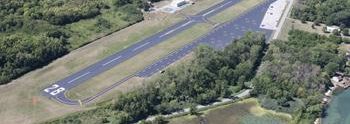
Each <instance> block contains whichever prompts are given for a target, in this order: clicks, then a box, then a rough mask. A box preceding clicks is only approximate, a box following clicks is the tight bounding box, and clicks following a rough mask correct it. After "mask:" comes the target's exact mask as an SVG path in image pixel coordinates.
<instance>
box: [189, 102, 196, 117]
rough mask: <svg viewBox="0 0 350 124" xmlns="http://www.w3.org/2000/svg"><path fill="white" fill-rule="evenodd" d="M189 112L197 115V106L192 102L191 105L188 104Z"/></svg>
mask: <svg viewBox="0 0 350 124" xmlns="http://www.w3.org/2000/svg"><path fill="white" fill-rule="evenodd" d="M190 114H191V115H198V109H197V107H196V105H195V104H192V105H191V106H190Z"/></svg>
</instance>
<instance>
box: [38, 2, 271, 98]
mask: <svg viewBox="0 0 350 124" xmlns="http://www.w3.org/2000/svg"><path fill="white" fill-rule="evenodd" d="M239 1H240V0H225V1H223V2H221V3H219V4H216V5H214V6H212V7H210V8H209V9H206V10H204V11H202V12H200V13H198V14H197V15H194V16H189V17H188V18H186V19H185V20H184V21H181V22H179V23H177V24H175V25H173V26H170V27H169V28H167V29H165V30H163V31H161V32H159V33H156V34H155V35H153V36H151V37H148V38H146V39H144V40H142V41H140V42H138V43H136V44H134V45H132V46H130V47H128V48H126V49H124V50H122V51H120V52H118V53H116V54H113V55H111V56H109V57H107V58H105V59H103V60H101V61H99V62H97V63H95V64H93V65H91V66H89V67H87V68H85V69H83V70H81V71H79V72H77V73H75V74H72V75H70V76H68V77H66V78H64V79H62V80H60V81H57V82H56V83H54V84H52V85H51V86H49V87H47V88H45V89H44V90H43V92H42V93H43V95H45V96H47V97H49V98H50V99H54V100H57V101H59V102H61V103H63V104H67V105H78V104H80V103H79V102H78V101H74V100H70V99H69V98H66V96H65V92H66V91H67V90H69V89H71V88H73V87H75V86H77V85H79V84H81V83H84V82H85V81H87V80H89V79H91V78H93V77H94V76H97V75H98V74H101V73H103V72H105V71H107V70H109V69H111V68H113V67H114V66H116V65H118V64H120V63H122V62H123V61H125V60H127V59H129V58H131V57H133V56H135V55H137V54H139V53H141V52H143V51H144V50H146V49H148V48H151V47H152V46H155V45H157V44H159V43H161V42H163V41H165V40H167V39H169V38H171V37H173V36H175V35H176V34H178V33H180V32H182V31H184V30H186V29H188V28H190V27H192V26H193V25H194V24H196V23H206V18H208V17H211V16H213V15H216V14H217V13H219V12H221V11H222V10H224V9H226V8H228V7H231V6H232V5H234V4H236V3H238V2H239ZM274 1H276V0H266V2H264V3H262V4H260V5H258V6H256V7H254V8H253V9H251V10H250V11H249V12H247V13H244V14H242V15H241V16H240V17H239V18H237V19H234V20H232V21H229V22H227V23H223V24H221V25H218V26H217V27H216V28H214V29H213V30H212V31H211V32H210V33H208V34H206V35H204V36H202V37H200V38H199V39H197V40H195V41H193V42H192V43H189V44H187V45H185V46H184V47H182V48H181V49H178V50H176V51H173V52H172V53H171V54H169V55H168V56H166V57H164V58H162V59H160V60H159V61H157V62H155V63H154V64H152V65H150V66H148V67H146V68H145V69H143V70H141V71H140V72H138V73H136V74H133V75H130V76H128V77H125V78H124V79H122V80H120V81H118V82H116V83H115V84H113V85H112V86H110V87H108V88H106V89H105V90H103V91H101V92H99V93H98V94H96V95H94V96H91V97H89V98H86V99H83V100H81V103H83V104H85V103H88V102H90V101H92V100H94V99H95V98H97V97H99V96H101V95H103V94H104V93H105V92H108V91H109V90H111V89H113V88H114V87H116V86H118V85H119V84H121V83H123V82H125V81H127V80H128V79H130V78H132V77H135V76H139V77H149V76H151V75H153V74H154V73H157V72H159V71H160V70H162V69H164V68H166V67H167V66H168V65H170V64H172V63H173V62H175V61H177V60H179V59H181V58H182V57H184V56H185V55H187V54H188V53H190V52H191V51H192V50H193V49H194V48H195V47H196V46H198V45H199V44H207V45H210V46H212V47H215V48H217V49H222V48H224V47H225V46H227V45H228V44H230V43H231V42H232V41H233V39H237V38H240V37H241V36H243V35H244V34H245V32H247V31H259V32H265V34H266V36H267V38H269V37H270V36H271V34H272V31H271V30H264V29H260V28H259V25H260V23H261V21H262V19H263V17H264V15H265V12H266V10H267V8H268V7H269V5H270V4H271V3H272V2H274Z"/></svg>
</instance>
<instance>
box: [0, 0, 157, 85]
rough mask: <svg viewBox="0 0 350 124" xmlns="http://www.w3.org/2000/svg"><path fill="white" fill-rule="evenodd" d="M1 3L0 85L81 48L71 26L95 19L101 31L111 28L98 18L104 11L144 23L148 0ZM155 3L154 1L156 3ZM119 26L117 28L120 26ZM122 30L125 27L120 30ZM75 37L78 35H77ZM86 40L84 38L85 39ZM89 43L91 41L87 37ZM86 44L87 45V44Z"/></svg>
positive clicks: (19, 0)
mask: <svg viewBox="0 0 350 124" xmlns="http://www.w3.org/2000/svg"><path fill="white" fill-rule="evenodd" d="M121 1H124V2H126V1H125V0H112V1H107V0H1V1H0V18H1V20H0V45H1V50H0V84H5V83H8V82H9V81H11V80H12V79H15V78H17V77H19V76H21V75H22V74H24V73H26V72H29V71H31V70H33V69H36V68H38V67H41V66H44V65H46V64H48V63H49V62H51V61H52V60H55V59H56V58H58V57H61V56H62V55H65V54H67V53H68V52H70V51H71V50H74V49H76V48H77V47H79V46H80V45H75V44H74V46H73V45H71V42H77V41H71V40H74V38H73V39H71V37H73V35H80V34H79V33H80V32H76V31H74V30H72V29H70V28H68V25H69V24H73V23H76V22H79V21H80V20H84V19H95V18H96V24H95V25H94V26H95V27H96V30H97V31H96V33H98V30H104V29H109V28H111V26H112V25H111V23H110V21H113V20H106V19H104V18H101V17H98V16H99V15H101V14H102V13H103V12H104V11H109V12H113V13H120V16H121V19H122V20H123V21H125V22H126V23H130V24H129V25H131V24H134V23H137V22H139V21H142V20H143V13H142V10H144V9H146V7H145V6H146V5H148V4H149V2H148V1H146V0H132V1H127V3H125V4H118V3H120V2H121ZM154 1H155V0H153V1H152V2H154ZM117 27H118V26H117ZM118 28H122V27H118ZM75 37H76V36H75ZM82 40H84V39H82ZM85 40H88V38H85ZM85 43H86V42H85Z"/></svg>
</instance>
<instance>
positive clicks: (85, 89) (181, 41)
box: [66, 23, 213, 99]
mask: <svg viewBox="0 0 350 124" xmlns="http://www.w3.org/2000/svg"><path fill="white" fill-rule="evenodd" d="M212 27H213V26H212V25H210V24H207V23H199V24H195V25H194V26H193V27H191V28H189V29H187V30H185V31H183V32H181V33H179V34H177V35H176V36H174V37H172V38H170V39H168V40H166V41H163V42H162V43H160V44H157V45H156V46H153V47H151V48H149V49H147V50H145V51H143V52H142V53H140V54H138V55H136V56H134V57H132V58H130V59H128V60H126V61H124V62H122V63H121V64H119V65H117V66H115V67H113V68H112V69H111V70H108V71H106V72H104V73H102V74H100V75H98V76H96V77H93V78H92V79H90V80H89V81H87V82H85V83H83V84H81V85H79V86H77V87H75V88H73V89H71V90H69V91H68V92H67V94H66V95H67V96H68V97H69V98H72V99H84V98H86V97H89V96H92V95H94V94H96V93H98V92H99V91H101V90H103V89H104V88H107V87H108V86H110V85H112V84H113V83H115V82H116V81H118V80H121V79H123V78H124V77H127V76H129V75H131V74H134V73H136V72H137V71H140V70H142V69H143V68H145V67H146V66H148V65H150V64H152V63H154V62H155V61H157V60H159V59H160V58H162V57H165V56H166V55H168V54H169V53H170V52H172V51H174V50H176V49H179V48H181V47H183V46H184V45H185V44H187V43H190V42H193V41H194V40H195V39H197V38H199V37H200V36H202V35H204V34H206V33H208V32H209V31H210V29H212Z"/></svg>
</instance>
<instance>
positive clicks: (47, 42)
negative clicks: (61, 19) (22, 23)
mask: <svg viewBox="0 0 350 124" xmlns="http://www.w3.org/2000/svg"><path fill="white" fill-rule="evenodd" d="M65 46H66V40H65V38H64V37H62V36H61V35H60V34H57V32H51V33H48V34H46V35H39V36H26V34H13V35H10V36H7V37H0V84H3V83H6V82H9V81H10V80H11V79H13V78H16V77H17V76H19V75H22V74H24V73H26V72H28V71H30V70H32V69H35V68H38V67H40V66H43V65H45V64H46V63H47V62H48V61H51V60H54V59H56V58H57V57H59V56H62V55H64V54H66V53H67V52H68V49H67V48H66V47H65Z"/></svg>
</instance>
